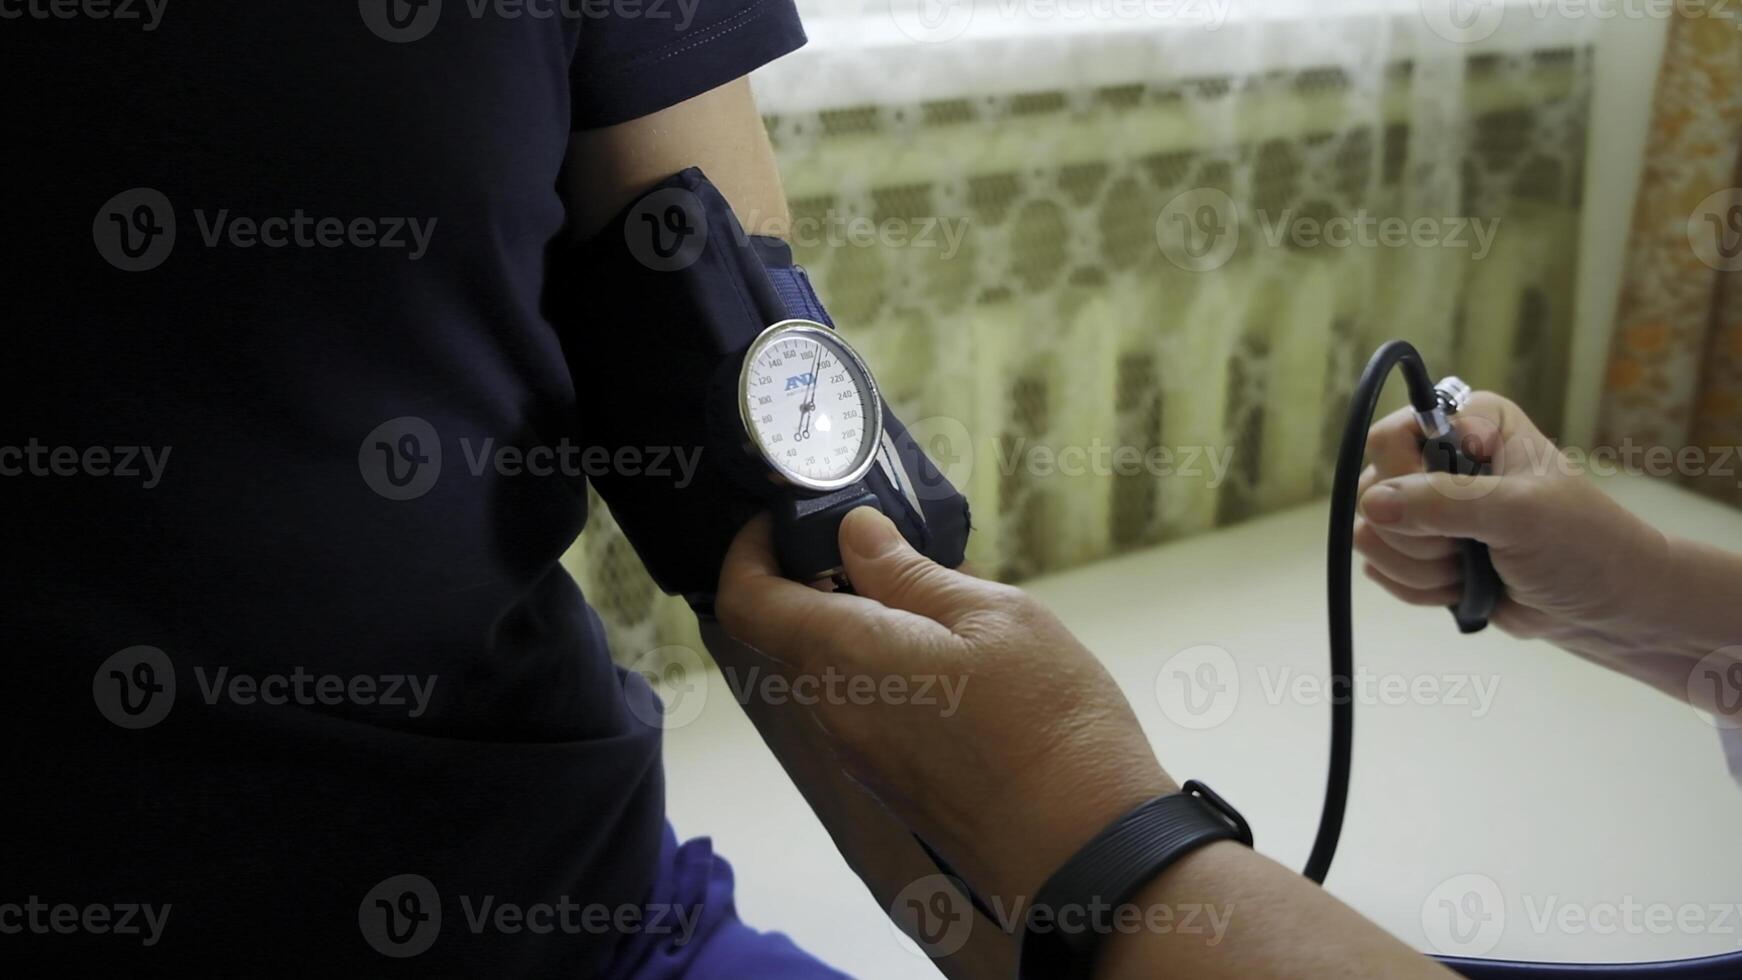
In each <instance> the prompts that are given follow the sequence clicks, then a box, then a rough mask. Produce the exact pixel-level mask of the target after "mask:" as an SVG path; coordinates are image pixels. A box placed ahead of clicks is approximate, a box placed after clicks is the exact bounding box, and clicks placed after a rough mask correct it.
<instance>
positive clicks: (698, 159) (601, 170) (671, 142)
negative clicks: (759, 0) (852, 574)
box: [561, 79, 1015, 978]
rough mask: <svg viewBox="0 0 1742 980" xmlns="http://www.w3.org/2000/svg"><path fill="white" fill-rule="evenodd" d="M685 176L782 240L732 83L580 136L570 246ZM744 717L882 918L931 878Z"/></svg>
mask: <svg viewBox="0 0 1742 980" xmlns="http://www.w3.org/2000/svg"><path fill="white" fill-rule="evenodd" d="M688 167H700V168H701V169H702V170H703V171H704V172H705V173H706V174H707V175H708V178H709V180H711V181H712V182H713V184H714V185H715V186H716V187H718V188H719V189H720V190H721V192H722V193H723V194H724V196H725V197H726V199H727V200H728V201H729V202H731V204H732V206H733V210H734V212H735V213H736V214H737V216H738V219H739V221H740V223H742V224H743V225H744V228H745V230H747V231H749V232H750V233H751V234H769V235H776V236H778V235H779V234H780V233H781V232H782V231H784V230H785V228H786V227H787V214H788V212H787V207H786V199H785V197H784V196H783V195H782V192H781V188H780V176H779V173H778V171H777V170H776V169H775V165H774V154H773V151H772V150H771V148H770V146H769V143H768V135H767V133H766V131H765V130H764V129H763V126H762V120H761V117H760V116H759V115H758V113H757V111H756V105H755V101H754V100H753V98H752V96H751V94H750V87H749V85H748V83H746V82H745V81H744V80H743V79H739V80H738V81H735V82H732V83H730V84H727V85H724V86H722V87H720V88H717V89H714V90H713V91H710V92H707V93H704V94H703V95H700V96H698V97H696V98H694V99H691V100H689V101H687V102H683V103H680V104H678V105H676V106H673V107H671V108H669V109H666V110H663V111H660V112H657V113H653V114H652V115H649V116H645V117H642V118H640V119H635V120H631V121H629V122H626V123H623V124H621V125H618V126H613V127H609V128H606V129H600V130H593V131H590V132H582V133H576V134H575V135H574V136H573V137H572V139H571V140H570V143H569V159H568V161H567V163H566V165H565V167H564V174H563V179H562V184H561V190H562V192H563V195H564V198H565V200H566V202H567V204H568V208H569V224H570V227H569V235H570V237H571V239H572V240H573V241H576V242H580V241H586V240H588V239H590V238H592V237H593V236H594V235H596V234H598V233H600V232H601V231H604V230H606V229H605V228H604V225H605V224H606V222H608V221H609V220H610V219H611V217H612V216H613V215H615V214H617V213H618V212H619V211H621V210H622V209H623V208H624V207H625V206H627V205H628V204H629V202H630V201H632V200H634V198H635V197H636V196H637V195H639V194H641V193H643V192H645V191H646V190H648V189H649V188H650V187H652V186H653V185H655V184H657V183H659V182H660V181H662V180H664V179H665V178H667V177H669V176H670V175H671V174H673V173H675V172H677V171H680V170H683V169H685V168H688ZM704 633H705V635H706V636H707V638H708V642H709V647H710V649H711V650H712V652H713V653H714V656H715V657H716V658H717V659H718V660H719V661H720V663H721V665H722V666H728V667H731V666H734V665H735V666H737V667H738V668H739V669H744V668H745V667H746V666H747V665H749V664H752V663H754V660H752V659H751V658H757V657H758V655H757V654H755V653H754V652H753V651H750V650H748V649H747V648H745V647H742V646H740V645H738V644H736V643H731V642H730V641H727V640H725V639H724V637H723V635H722V634H720V633H719V631H718V630H717V629H714V628H710V627H709V626H708V624H704ZM764 669H765V670H766V667H765V668H764ZM747 710H748V712H749V715H750V719H751V721H752V722H754V723H755V725H756V727H757V730H758V731H759V732H760V733H761V734H762V738H763V740H764V741H765V742H766V743H767V744H768V746H769V748H770V749H771V750H772V751H773V752H774V754H775V756H776V757H777V758H778V759H779V760H780V763H781V765H782V766H783V767H784V768H785V769H786V772H787V774H788V775H789V776H790V777H791V778H792V780H793V782H794V783H795V784H796V785H797V786H798V789H799V791H800V792H801V793H802V794H803V795H804V797H805V799H806V800H807V801H808V802H809V803H810V805H811V807H812V809H813V810H815V811H816V814H817V816H818V817H819V818H820V819H821V820H822V822H823V825H824V827H825V828H826V829H827V830H828V832H829V835H830V836H831V837H832V838H833V839H834V841H835V844H836V846H837V847H839V848H840V850H841V852H842V854H843V855H844V856H845V857H846V859H847V861H848V863H849V864H850V865H851V866H852V867H853V869H854V871H856V872H857V873H858V874H859V876H860V877H861V878H862V879H864V881H865V883H866V884H867V885H868V886H869V887H870V889H871V891H872V893H873V894H874V895H875V896H876V897H877V899H878V901H879V902H881V903H883V905H884V907H885V908H887V907H888V904H889V902H890V901H891V900H892V899H893V897H894V896H895V894H896V893H897V892H899V891H900V890H901V889H902V888H903V887H905V886H906V885H907V884H908V883H909V882H912V881H915V880H917V879H919V878H923V877H925V876H927V875H932V874H936V873H937V869H936V867H935V866H934V865H932V864H931V862H930V861H929V860H928V859H927V857H926V856H925V854H924V852H923V851H921V850H920V848H919V846H918V844H917V843H916V842H915V841H914V838H913V836H912V834H911V833H909V832H908V830H907V828H906V827H904V826H903V825H902V824H901V823H899V822H898V821H897V820H895V818H894V817H892V816H891V815H890V814H889V812H888V811H887V810H885V809H884V808H883V807H882V806H881V805H879V804H878V803H877V802H876V801H875V800H874V799H873V798H872V797H871V796H870V795H869V794H867V793H866V792H865V791H864V790H862V789H861V788H860V787H859V786H858V785H857V784H856V783H854V782H852V781H851V780H850V779H848V778H847V777H846V776H845V775H844V774H843V772H842V771H841V768H840V766H839V765H838V764H837V763H836V761H835V758H834V756H833V755H832V754H831V752H830V751H829V750H828V749H827V748H825V747H824V746H823V743H822V741H821V740H819V739H817V738H815V737H814V736H815V732H816V728H815V725H814V723H813V721H812V720H811V718H810V716H809V713H808V711H807V710H806V709H805V708H804V707H802V706H800V705H796V704H791V703H788V704H784V705H781V706H770V705H763V704H757V703H751V704H749V705H747ZM939 965H940V966H941V967H942V968H943V969H944V970H945V971H946V972H947V973H948V974H950V975H951V976H953V977H958V978H968V977H994V976H996V977H1000V978H1006V977H1010V976H1013V975H1014V974H1015V957H1014V941H1013V940H1011V939H1010V937H1008V936H1006V935H1004V934H1003V933H1000V932H999V931H998V930H996V929H993V928H989V927H987V928H976V929H974V930H973V931H972V936H971V938H970V941H969V942H968V944H967V945H966V946H965V947H964V948H963V949H962V950H961V951H960V952H959V953H957V954H956V955H955V956H952V957H949V958H947V959H945V960H940V961H939Z"/></svg>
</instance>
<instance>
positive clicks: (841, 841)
mask: <svg viewBox="0 0 1742 980" xmlns="http://www.w3.org/2000/svg"><path fill="white" fill-rule="evenodd" d="M702 639H703V640H704V641H705V642H706V644H707V646H708V649H709V651H710V652H711V653H713V655H714V659H715V660H716V661H718V662H719V664H720V666H721V667H722V668H724V669H729V670H737V671H740V672H744V671H748V670H749V669H751V668H752V667H758V668H760V669H761V670H762V671H763V672H764V673H766V672H768V671H770V670H772V669H773V664H772V663H771V662H770V661H769V660H768V659H767V658H765V657H763V656H762V655H761V654H758V653H757V652H756V651H754V650H752V649H750V648H749V647H746V646H744V645H743V644H741V643H737V642H735V641H733V640H732V639H731V638H729V637H727V636H726V635H725V634H724V632H723V631H721V630H720V628H719V625H718V624H717V623H712V622H704V623H703V624H702ZM744 710H745V713H746V714H748V715H749V716H750V720H751V722H752V723H753V724H755V725H756V730H757V732H758V733H760V734H761V735H762V740H763V741H764V742H765V743H767V745H768V747H769V749H770V750H771V751H773V753H774V756H775V758H776V759H778V760H779V761H780V764H781V767H782V768H784V769H785V770H786V774H787V776H789V777H790V778H791V779H792V781H793V784H794V785H796V786H797V787H798V790H799V792H800V793H801V794H803V796H804V798H805V802H807V803H809V804H810V807H811V810H812V811H813V812H815V813H816V815H817V818H818V819H819V820H820V821H822V824H823V827H824V829H826V830H827V831H828V832H829V836H830V838H832V839H833V840H834V842H835V846H836V847H837V848H838V849H839V850H840V852H841V855H842V856H843V857H845V858H846V859H847V864H848V865H849V866H851V867H852V869H853V872H854V873H855V874H857V875H858V876H859V878H860V880H861V881H863V882H864V883H865V886H866V887H867V888H868V889H869V890H870V891H871V894H872V895H873V896H874V897H875V898H876V899H877V902H878V903H879V904H880V905H882V906H883V908H884V909H885V910H887V909H888V908H889V907H890V904H891V903H892V902H893V901H894V900H895V897H896V896H897V895H898V894H900V892H901V890H902V889H903V888H906V887H907V886H908V885H909V884H911V883H912V882H915V881H918V880H919V879H921V878H925V877H927V876H928V875H935V874H937V873H938V869H937V866H936V865H934V864H933V863H932V862H931V859H930V858H929V857H927V856H926V854H925V852H924V851H923V850H921V848H920V846H919V843H918V842H917V841H916V840H915V839H914V837H913V834H912V833H911V832H910V831H909V830H908V829H907V827H906V826H905V825H904V824H902V823H901V822H900V821H899V820H897V819H896V818H895V817H894V816H892V815H891V814H890V813H889V811H888V810H886V809H884V808H883V806H882V805H881V804H880V803H878V802H877V800H876V799H875V798H874V797H872V796H871V794H870V793H868V792H866V790H865V789H864V788H863V787H862V786H860V785H859V784H858V783H855V782H853V781H852V780H851V779H849V778H848V777H847V775H846V773H845V772H843V771H842V769H841V767H840V765H839V764H838V763H837V762H836V760H835V758H834V755H833V753H832V752H831V751H830V749H829V748H828V747H827V742H826V740H825V737H824V735H823V733H822V731H821V730H820V729H819V728H818V727H817V725H816V723H815V721H813V720H812V719H811V717H810V715H809V713H808V712H806V711H805V710H804V708H802V707H800V706H799V705H796V704H792V703H786V704H781V705H771V704H767V703H765V702H761V701H757V700H754V699H752V700H750V701H749V702H748V703H746V704H745V705H744ZM936 962H937V965H938V968H939V969H941V970H942V971H943V972H944V974H945V975H946V976H948V977H950V978H952V980H1010V978H1011V977H1014V976H1015V975H1016V940H1015V939H1014V938H1013V937H1011V936H1010V935H1008V934H1006V933H1004V932H1001V931H1000V930H999V929H998V928H997V926H995V925H994V924H993V923H992V922H990V921H988V920H986V919H984V918H981V917H976V919H975V922H974V927H973V928H972V929H971V930H969V933H968V940H967V942H966V944H965V945H964V946H963V947H962V948H961V949H960V950H959V951H957V952H955V953H954V954H953V955H950V956H946V957H941V958H939V959H938V960H937V961H936Z"/></svg>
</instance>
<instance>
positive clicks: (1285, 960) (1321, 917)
mask: <svg viewBox="0 0 1742 980" xmlns="http://www.w3.org/2000/svg"><path fill="white" fill-rule="evenodd" d="M1132 904H1133V905H1134V906H1136V909H1137V911H1139V912H1144V913H1148V912H1151V911H1155V912H1156V913H1157V914H1155V915H1153V916H1149V917H1148V918H1147V919H1145V920H1144V921H1151V922H1163V923H1166V926H1165V927H1164V928H1145V929H1141V930H1133V931H1124V932H1116V933H1115V934H1113V935H1112V936H1110V937H1109V938H1108V939H1107V941H1106V942H1105V944H1104V945H1103V946H1102V947H1101V950H1102V951H1101V955H1100V959H1099V962H1098V964H1097V970H1096V973H1095V976H1096V978H1097V980H1153V978H1155V977H1159V976H1170V977H1175V976H1177V977H1192V978H1193V980H1267V978H1275V980H1295V978H1313V977H1325V978H1336V980H1348V978H1354V980H1362V978H1368V977H1371V978H1375V980H1380V978H1384V980H1393V978H1400V980H1409V978H1413V977H1421V978H1430V977H1432V978H1443V977H1451V976H1453V974H1452V973H1451V972H1450V971H1448V970H1447V969H1445V968H1444V967H1442V966H1440V965H1439V964H1437V963H1435V962H1434V961H1433V960H1431V959H1429V958H1427V957H1426V956H1423V955H1422V954H1421V953H1418V952H1416V951H1414V950H1412V949H1410V948H1409V947H1408V946H1406V945H1404V944H1403V943H1402V942H1400V941H1399V940H1397V939H1396V938H1395V937H1393V936H1392V935H1390V934H1389V933H1387V932H1386V931H1385V930H1383V929H1381V928H1379V927H1378V926H1376V925H1374V924H1373V923H1372V922H1369V921H1368V920H1366V919H1364V918H1362V917H1361V915H1360V914H1358V913H1357V912H1355V911H1354V910H1353V909H1351V908H1349V907H1348V906H1346V905H1344V904H1343V903H1341V902H1339V901H1337V900H1336V899H1335V898H1332V897H1331V896H1330V895H1329V894H1327V893H1326V892H1325V891H1324V890H1323V889H1321V888H1320V887H1319V886H1317V885H1315V884H1313V883H1312V882H1310V881H1308V880H1306V879H1305V878H1303V877H1301V876H1300V875H1298V874H1296V873H1295V872H1293V871H1291V870H1289V869H1287V868H1284V867H1283V866H1281V865H1279V864H1277V863H1276V862H1274V861H1272V860H1270V859H1269V858H1267V857H1264V856H1263V855H1261V854H1258V853H1257V852H1255V851H1252V850H1250V849H1248V848H1246V847H1243V846H1241V845H1239V844H1236V843H1234V842H1232V841H1223V842H1221V843H1218V844H1211V845H1210V846H1208V847H1205V848H1203V849H1202V850H1199V851H1196V852H1193V853H1192V854H1189V855H1187V856H1186V857H1185V858H1184V859H1183V860H1182V861H1180V862H1179V863H1178V864H1176V865H1174V866H1173V867H1172V868H1169V869H1168V870H1167V871H1166V872H1164V873H1163V874H1162V875H1161V876H1160V877H1159V878H1157V879H1156V880H1155V881H1154V882H1152V883H1151V884H1150V886H1149V887H1148V888H1147V889H1146V890H1145V891H1144V892H1143V894H1142V895H1140V896H1139V897H1138V898H1137V899H1135V900H1134V901H1133V903H1132ZM1162 910H1165V913H1166V914H1165V915H1164V914H1160V912H1161V911H1162ZM1133 918H1134V919H1136V917H1133Z"/></svg>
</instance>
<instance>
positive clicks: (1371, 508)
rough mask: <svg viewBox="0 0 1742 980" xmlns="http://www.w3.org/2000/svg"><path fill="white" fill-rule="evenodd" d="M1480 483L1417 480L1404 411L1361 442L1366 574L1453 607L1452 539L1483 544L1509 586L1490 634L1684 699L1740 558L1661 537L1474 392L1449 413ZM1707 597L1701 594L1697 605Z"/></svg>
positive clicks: (1416, 435) (1360, 537) (1416, 448)
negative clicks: (1497, 631)
mask: <svg viewBox="0 0 1742 980" xmlns="http://www.w3.org/2000/svg"><path fill="white" fill-rule="evenodd" d="M1453 418H1454V421H1455V424H1456V427H1457V430H1458V434H1459V439H1460V443H1461V445H1462V446H1463V447H1464V451H1465V452H1466V453H1468V454H1470V455H1471V456H1473V457H1475V458H1476V459H1478V460H1481V461H1484V462H1487V463H1488V464H1489V465H1490V467H1491V470H1492V475H1488V476H1475V477H1469V476H1454V475H1452V474H1449V473H1425V472H1423V467H1422V456H1421V448H1420V445H1421V430H1420V428H1419V427H1418V426H1417V424H1416V421H1415V417H1414V413H1413V412H1412V411H1411V410H1410V409H1407V408H1406V409H1402V410H1400V411H1398V412H1396V413H1394V414H1392V415H1389V416H1387V417H1386V418H1385V419H1383V420H1381V421H1380V422H1378V423H1377V424H1375V425H1374V426H1373V428H1372V430H1371V431H1370V433H1369V435H1368V444H1367V451H1368V458H1369V459H1370V460H1371V461H1372V465H1371V466H1369V467H1368V469H1367V471H1366V472H1365V473H1363V474H1362V478H1361V487H1360V491H1361V503H1360V518H1359V520H1358V521H1357V524H1356V529H1355V546H1356V548H1357V550H1359V551H1360V552H1361V554H1362V555H1363V557H1365V559H1366V572H1367V574H1368V576H1369V577H1370V578H1372V579H1374V580H1375V581H1377V582H1378V583H1379V584H1380V585H1382V586H1384V587H1385V588H1386V589H1387V590H1388V591H1390V592H1391V593H1392V594H1393V595H1395V596H1397V597H1398V598H1400V599H1402V600H1403V601H1405V602H1409V603H1414V604H1416V605H1434V606H1443V605H1449V604H1451V603H1454V602H1456V601H1457V599H1458V596H1459V594H1460V587H1461V584H1462V567H1461V564H1460V561H1459V557H1458V544H1457V540H1456V539H1458V538H1474V539H1475V540H1478V541H1481V542H1484V543H1485V544H1487V545H1488V548H1489V553H1490V555H1491V556H1492V558H1493V561H1494V568H1495V570H1496V571H1497V572H1499V574H1500V578H1501V580H1502V581H1503V582H1504V583H1505V585H1506V598H1505V599H1504V600H1503V601H1502V602H1501V603H1500V605H1499V606H1498V607H1497V608H1496V610H1495V613H1494V616H1493V622H1494V623H1495V625H1497V626H1499V627H1500V628H1502V629H1504V630H1506V631H1507V632H1508V633H1512V634H1514V635H1517V636H1523V637H1540V638H1543V639H1547V640H1549V641H1551V642H1553V643H1556V644H1557V645H1559V646H1561V647H1562V648H1564V649H1567V650H1570V651H1572V652H1574V653H1577V654H1579V655H1581V656H1584V657H1587V658H1588V659H1591V660H1594V661H1596V662H1598V663H1601V664H1602V665H1604V666H1607V667H1611V668H1614V669H1616V670H1620V671H1621V672H1623V673H1627V674H1630V675H1632V676H1635V677H1637V678H1639V679H1641V680H1644V681H1646V682H1647V683H1650V684H1652V685H1654V686H1656V687H1658V688H1660V689H1662V690H1664V691H1665V692H1666V693H1669V694H1672V695H1673V696H1676V697H1680V698H1684V699H1686V698H1687V697H1688V680H1687V678H1688V669H1689V668H1690V667H1691V666H1692V664H1693V662H1694V661H1696V660H1697V659H1698V658H1699V657H1700V656H1701V655H1703V654H1704V653H1706V652H1708V651H1710V650H1711V649H1713V645H1714V644H1716V645H1722V644H1721V643H1720V642H1719V641H1720V640H1722V641H1723V642H1730V643H1734V642H1736V641H1735V640H1734V639H1728V640H1725V639H1724V637H1726V636H1731V637H1733V636H1735V635H1736V634H1735V633H1734V632H1731V631H1733V630H1734V625H1726V624H1722V623H1721V622H1720V620H1722V619H1726V618H1728V619H1731V620H1732V624H1733V621H1734V617H1733V616H1730V615H1727V611H1728V610H1729V609H1731V608H1733V606H1734V603H1733V602H1729V601H1726V600H1723V599H1722V598H1721V595H1722V590H1723V589H1729V588H1733V587H1736V586H1737V585H1738V584H1742V583H1739V582H1738V580H1737V578H1736V562H1735V556H1730V555H1725V554H1723V553H1721V552H1716V551H1715V550H1713V549H1706V548H1704V547H1703V546H1699V545H1696V544H1693V543H1690V542H1686V541H1679V540H1674V539H1671V538H1667V537H1666V536H1665V535H1664V534H1662V533H1661V532H1659V531H1658V530H1657V529H1655V528H1653V527H1652V526H1651V525H1649V524H1647V523H1646V522H1645V521H1644V520H1641V519H1640V518H1639V517H1637V516H1635V515H1634V514H1632V513H1631V512H1629V511H1628V510H1626V509H1625V508H1623V507H1622V506H1621V505H1620V504H1618V503H1616V502H1615V501H1614V500H1612V499H1611V498H1610V497H1609V496H1608V495H1607V494H1605V493H1604V492H1603V491H1602V490H1601V489H1600V488H1599V487H1598V486H1597V485H1596V483H1595V482H1593V480H1592V479H1591V478H1590V477H1589V476H1587V475H1586V474H1585V473H1583V472H1582V471H1581V470H1580V468H1579V467H1578V466H1577V465H1575V464H1574V463H1573V462H1572V461H1571V460H1570V459H1569V458H1568V457H1566V456H1565V455H1564V454H1563V453H1562V452H1561V451H1560V450H1559V449H1558V448H1557V447H1556V446H1555V445H1554V443H1553V442H1551V441H1550V440H1549V439H1548V437H1547V436H1544V435H1543V434H1542V433H1541V432H1540V431H1539V430H1538V429H1537V427H1536V426H1535V424H1533V423H1532V422H1531V420H1530V419H1529V417H1527V416H1526V415H1525V414H1524V412H1523V410H1521V409H1520V408H1519V407H1518V406H1517V405H1515V404H1513V403H1512V402H1510V401H1508V400H1507V399H1505V398H1502V397H1500V396H1498V395H1495V394H1493V393H1491V392H1477V393H1476V394H1475V395H1474V396H1473V397H1472V399H1471V401H1470V403H1469V405H1468V406H1467V407H1466V408H1465V409H1464V410H1463V411H1462V412H1460V413H1458V414H1457V415H1456V416H1454V417H1453ZM1702 597H1704V599H1703V600H1702Z"/></svg>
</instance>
